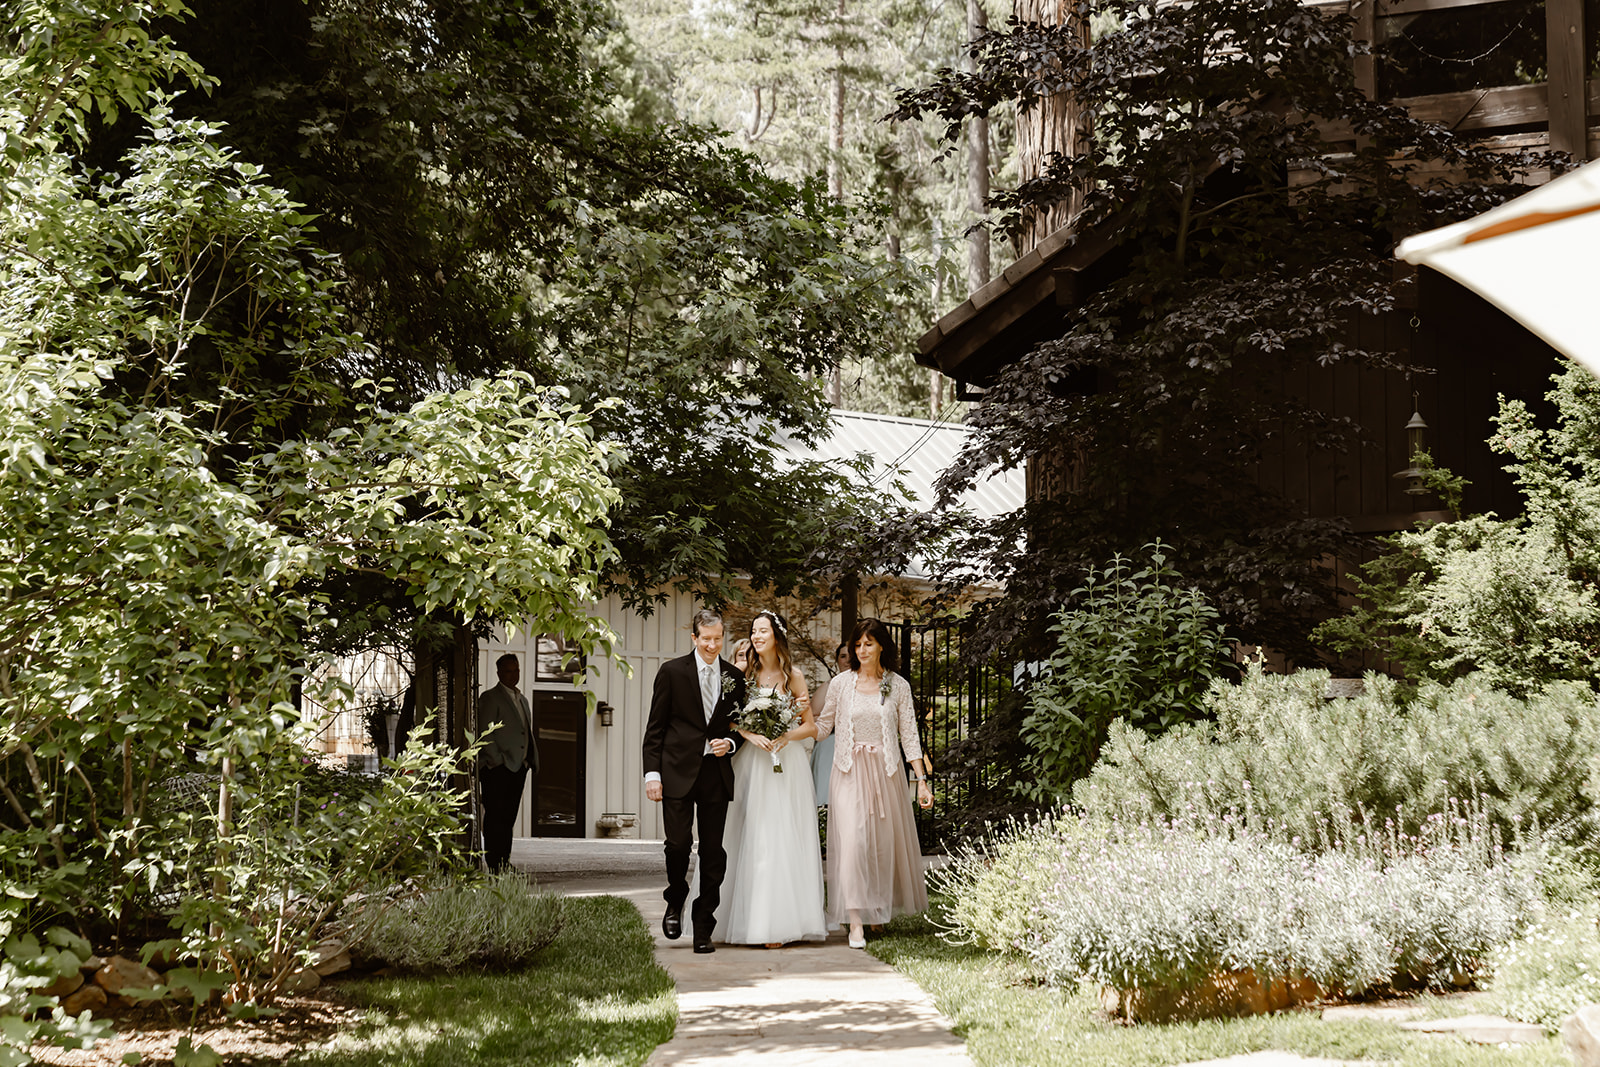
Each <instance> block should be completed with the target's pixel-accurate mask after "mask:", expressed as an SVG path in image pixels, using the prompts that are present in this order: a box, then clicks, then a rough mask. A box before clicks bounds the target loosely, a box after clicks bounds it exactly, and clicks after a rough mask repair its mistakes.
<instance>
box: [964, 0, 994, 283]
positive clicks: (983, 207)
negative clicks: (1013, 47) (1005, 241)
mask: <svg viewBox="0 0 1600 1067" xmlns="http://www.w3.org/2000/svg"><path fill="white" fill-rule="evenodd" d="M988 26H989V16H988V15H987V14H986V13H985V12H984V10H983V3H982V0H967V39H968V40H969V41H970V40H975V39H976V38H977V36H978V34H980V33H982V32H983V31H984V30H985V29H987V28H988ZM967 71H968V72H969V73H976V71H977V60H975V59H974V58H973V57H972V56H970V55H969V56H967ZM967 211H968V212H969V213H970V214H971V215H972V219H971V221H970V223H969V225H970V226H971V227H972V228H971V229H970V230H969V231H968V233H967V291H968V292H969V293H975V292H977V291H978V290H979V289H981V288H983V287H984V286H985V285H988V284H989V230H988V228H987V227H984V226H980V225H978V223H979V222H981V221H982V220H983V218H984V216H986V215H987V214H988V213H989V120H988V119H987V118H985V117H984V116H982V115H974V116H973V117H972V119H971V121H969V122H968V123H967Z"/></svg>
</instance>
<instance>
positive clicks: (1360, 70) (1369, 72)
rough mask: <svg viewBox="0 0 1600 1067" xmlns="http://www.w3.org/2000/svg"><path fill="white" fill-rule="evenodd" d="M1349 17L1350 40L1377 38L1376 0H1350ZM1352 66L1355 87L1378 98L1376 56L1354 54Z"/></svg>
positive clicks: (1369, 41) (1367, 96) (1370, 96)
mask: <svg viewBox="0 0 1600 1067" xmlns="http://www.w3.org/2000/svg"><path fill="white" fill-rule="evenodd" d="M1580 2H1581V0H1580ZM1350 18H1351V19H1352V24H1351V27H1350V38H1351V40H1354V41H1364V42H1366V43H1367V44H1369V45H1371V44H1373V43H1375V42H1376V41H1377V40H1378V0H1350ZM1352 66H1353V67H1354V68H1355V75H1356V88H1357V89H1360V90H1361V92H1362V93H1363V94H1365V96H1366V98H1367V99H1368V100H1376V99H1377V98H1378V61H1377V59H1376V57H1374V56H1372V55H1370V54H1368V55H1364V56H1356V57H1355V58H1354V61H1353V63H1352Z"/></svg>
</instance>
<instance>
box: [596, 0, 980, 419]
mask: <svg viewBox="0 0 1600 1067" xmlns="http://www.w3.org/2000/svg"><path fill="white" fill-rule="evenodd" d="M618 8H619V11H620V13H621V15H622V17H623V19H624V20H625V21H626V23H627V25H628V27H629V30H630V33H631V34H632V35H633V36H634V37H636V38H637V39H640V40H647V41H649V42H651V53H652V58H653V59H654V61H655V63H656V64H657V68H656V69H655V71H654V74H653V78H654V81H655V83H656V84H658V85H659V87H660V92H661V94H662V95H663V96H665V97H667V98H668V99H669V100H670V106H671V108H672V109H673V111H674V113H675V114H677V115H679V116H681V117H682V118H684V119H685V120H687V121H690V122H695V123H705V124H708V125H710V126H714V127H716V128H719V129H722V130H725V131H727V133H726V134H725V139H726V140H727V141H728V142H730V143H732V144H734V145H736V146H737V147H739V148H741V149H744V150H746V151H749V152H751V153H753V154H754V155H756V156H757V157H759V158H760V159H761V160H762V162H763V163H765V164H766V165H767V166H768V167H769V168H770V169H771V170H772V172H773V173H775V174H778V175H780V176H783V177H785V178H787V179H789V180H791V181H803V180H804V179H805V178H807V177H808V176H811V175H815V174H819V173H824V172H825V173H827V174H828V175H829V176H830V180H831V182H832V191H834V192H835V194H836V195H839V196H842V197H844V198H847V199H852V200H854V199H872V200H876V201H878V202H880V203H881V204H882V205H883V207H884V210H885V216H884V218H883V220H882V222H881V226H882V230H883V240H884V242H885V245H886V247H887V248H888V250H889V252H890V254H892V255H896V256H904V257H906V258H907V259H908V260H910V261H912V262H915V263H917V264H920V265H923V266H925V267H930V268H932V270H933V271H935V272H936V273H935V277H934V279H933V284H931V285H924V286H920V287H918V288H917V289H916V290H914V291H912V292H911V293H909V294H907V296H906V298H905V299H904V300H903V301H902V302H901V303H900V305H899V306H898V308H897V316H896V321H895V332H894V334H893V335H892V337H891V339H890V343H888V344H885V345H883V346H881V348H880V350H879V351H878V352H876V353H863V354H862V355H858V356H857V357H856V358H855V359H853V360H852V361H851V362H849V363H847V364H845V365H844V366H843V367H842V368H841V370H842V374H841V393H840V397H839V400H840V403H841V406H843V407H846V408H849V409H852V410H871V411H883V412H886V413H889V414H896V415H910V416H922V417H926V416H927V415H928V413H929V405H930V394H929V383H928V377H927V372H925V371H923V370H921V369H919V368H917V367H915V365H913V364H912V363H911V362H910V361H909V360H907V359H905V358H904V353H905V351H907V350H909V347H910V344H911V342H912V341H913V340H914V338H915V337H916V336H917V335H918V334H920V333H921V332H922V331H923V330H925V329H926V328H927V324H928V323H929V322H930V321H932V319H933V318H935V317H937V316H938V315H939V314H940V313H942V311H943V310H945V309H944V308H943V307H941V306H940V305H941V304H943V303H946V302H950V301H952V300H954V299H959V294H957V293H956V292H954V289H955V286H954V285H952V284H949V281H950V275H951V273H952V268H951V266H950V261H951V260H954V259H959V258H960V255H959V253H960V248H961V246H962V244H963V236H962V234H963V231H964V230H965V229H966V227H967V225H968V223H969V222H970V221H971V220H970V219H969V218H968V216H967V212H966V210H965V197H964V192H963V190H964V184H963V183H964V181H965V179H964V177H963V174H962V169H961V168H962V164H961V161H960V160H957V159H952V158H949V157H948V155H947V154H946V153H944V152H943V151H941V149H940V146H939V145H938V144H937V143H936V136H935V134H936V130H935V129H934V128H932V127H926V128H925V127H924V126H922V125H908V124H902V125H899V126H895V125H890V124H888V123H885V122H883V121H882V118H883V116H884V115H886V114H887V113H888V112H889V111H890V110H892V109H893V106H894V99H893V91H894V87H895V86H897V85H903V84H906V83H907V82H912V81H916V80H919V79H921V78H924V77H926V76H928V75H929V74H931V73H932V72H933V71H934V70H935V69H937V68H938V67H939V66H942V65H946V64H949V63H952V62H954V61H955V60H956V58H957V50H958V47H959V44H960V42H961V41H962V40H964V39H965V26H964V18H965V11H964V10H963V9H961V8H959V7H956V6H953V5H949V4H929V3H925V2H921V0H917V2H913V3H883V2H881V0H852V2H849V3H838V2H836V0H826V2H820V0H819V2H806V3H798V4H793V3H791V4H780V5H766V4H732V3H715V4H691V3H688V2H686V0H621V2H619V4H618ZM835 137H837V138H838V144H835V143H833V139H834V138H835ZM941 282H942V283H943V284H941ZM863 356H864V357H865V358H862V357H863Z"/></svg>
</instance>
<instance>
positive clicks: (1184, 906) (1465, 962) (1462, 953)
mask: <svg viewBox="0 0 1600 1067" xmlns="http://www.w3.org/2000/svg"><path fill="white" fill-rule="evenodd" d="M1353 829H1354V832H1352V833H1349V834H1344V833H1342V832H1341V831H1342V830H1343V827H1337V828H1336V827H1335V826H1334V825H1333V824H1332V823H1331V822H1330V823H1325V824H1324V828H1323V832H1322V834H1321V836H1320V838H1319V840H1318V841H1317V842H1308V841H1306V840H1303V839H1299V838H1297V837H1295V836H1293V835H1290V836H1285V835H1284V834H1283V833H1282V827H1281V826H1279V825H1277V824H1274V825H1271V826H1268V825H1265V824H1264V823H1263V824H1260V825H1256V824H1253V822H1252V821H1245V820H1242V819H1235V818H1233V817H1232V816H1223V817H1217V818H1210V817H1202V818H1180V819H1176V820H1171V821H1166V820H1147V821H1144V822H1118V821H1112V820H1101V819H1094V818H1091V817H1088V816H1085V815H1083V814H1081V813H1075V812H1070V811H1069V812H1067V813H1065V814H1063V815H1062V816H1061V817H1059V818H1057V819H1054V820H1051V821H1047V822H1043V823H1037V824H1032V825H1017V826H1013V827H1011V828H1010V829H1009V830H1008V831H1002V832H1001V833H1000V834H999V835H998V836H997V838H995V839H992V840H991V841H990V842H989V843H988V845H989V847H988V849H987V850H985V849H984V848H983V847H981V846H980V847H974V848H973V849H971V850H969V851H968V852H966V853H964V854H962V855H960V856H957V857H956V858H955V860H954V861H953V862H952V863H951V864H950V865H949V866H948V867H946V868H945V869H944V870H943V871H941V872H939V874H938V875H937V876H936V878H935V885H936V888H937V889H938V890H940V891H941V892H942V893H943V894H944V897H945V905H944V909H943V912H942V914H943V917H944V920H945V922H946V924H947V926H948V936H950V937H952V938H954V939H965V940H969V941H974V942H976V943H978V944H981V945H986V946H990V947H1005V948H1007V949H1009V950H1010V951H1013V952H1018V953H1021V954H1022V955H1024V956H1025V957H1026V958H1027V959H1028V960H1029V961H1030V963H1031V964H1032V966H1033V968H1034V969H1035V970H1036V972H1037V973H1038V974H1039V975H1040V977H1042V978H1043V979H1045V980H1046V981H1049V982H1052V983H1055V984H1062V985H1071V984H1075V983H1077V982H1080V981H1086V982H1089V983H1092V984H1094V985H1098V986H1102V987H1107V988H1111V989H1116V990H1119V991H1127V990H1179V989H1184V988H1187V987H1191V986H1193V985H1194V984H1196V983H1198V982H1200V981H1202V980H1203V979H1205V978H1207V977H1208V976H1213V975H1220V974H1228V973H1231V972H1241V971H1246V970H1248V971H1253V972H1255V974H1256V975H1258V976H1262V977H1268V978H1278V977H1283V978H1290V977H1293V978H1309V979H1312V980H1314V981H1315V982H1317V983H1318V984H1319V985H1320V986H1322V987H1324V988H1327V989H1336V990H1341V991H1344V992H1348V993H1359V992H1362V991H1365V990H1369V989H1372V988H1375V987H1395V988H1415V987H1418V986H1422V985H1430V986H1436V987H1438V986H1448V985H1454V984H1460V983H1462V982H1465V981H1470V980H1473V979H1475V978H1476V977H1477V976H1478V975H1479V974H1480V973H1481V972H1482V970H1483V968H1484V964H1485V960H1486V959H1487V958H1488V956H1489V954H1490V953H1491V952H1492V951H1493V950H1494V949H1495V947H1496V946H1498V945H1502V944H1504V943H1506V942H1508V941H1510V940H1511V939H1512V938H1514V937H1515V936H1516V935H1517V934H1518V932H1519V931H1520V930H1522V929H1523V928H1524V927H1525V926H1526V925H1527V924H1528V922H1529V920H1530V917H1531V914H1532V911H1533V908H1534V906H1535V904H1536V902H1537V900H1538V889H1537V885H1536V882H1535V878H1534V872H1533V871H1532V869H1531V868H1530V866H1529V865H1528V864H1525V863H1521V862H1517V861H1516V860H1515V858H1514V857H1508V856H1507V855H1506V854H1505V853H1504V852H1503V851H1502V849H1501V847H1500V845H1499V843H1498V838H1497V836H1496V835H1495V834H1494V832H1493V830H1492V828H1491V827H1489V825H1488V823H1487V820H1486V818H1485V817H1484V815H1483V812H1482V811H1481V810H1466V809H1463V808H1461V807H1460V806H1456V807H1455V808H1454V809H1453V810H1452V811H1450V812H1448V813H1439V814H1436V815H1435V816H1433V817H1431V818H1429V819H1426V820H1424V821H1423V824H1422V826H1421V828H1420V830H1419V832H1418V833H1415V834H1406V833H1403V832H1401V830H1400V829H1399V828H1398V827H1397V826H1396V825H1395V824H1394V822H1393V821H1392V820H1390V821H1389V822H1388V823H1387V824H1379V823H1378V822H1376V821H1375V820H1374V819H1372V818H1370V817H1369V818H1368V819H1367V820H1366V821H1365V822H1364V823H1358V824H1357V825H1356V826H1355V827H1354V828H1353ZM1313 844H1315V845H1317V846H1318V847H1309V848H1308V847H1306V846H1308V845H1313Z"/></svg>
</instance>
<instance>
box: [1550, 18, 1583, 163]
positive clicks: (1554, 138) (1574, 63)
mask: <svg viewBox="0 0 1600 1067" xmlns="http://www.w3.org/2000/svg"><path fill="white" fill-rule="evenodd" d="M1544 15H1545V28H1546V30H1547V31H1548V48H1549V50H1550V51H1549V59H1550V63H1549V67H1550V82H1549V92H1550V147H1551V148H1553V149H1555V150H1556V151H1558V152H1570V153H1571V154H1572V158H1573V159H1574V161H1576V162H1578V163H1582V162H1583V161H1584V160H1585V159H1587V158H1588V155H1589V115H1588V110H1589V109H1588V102H1589V92H1588V84H1587V82H1586V81H1585V79H1584V68H1583V51H1584V31H1583V0H1545V5H1544Z"/></svg>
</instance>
